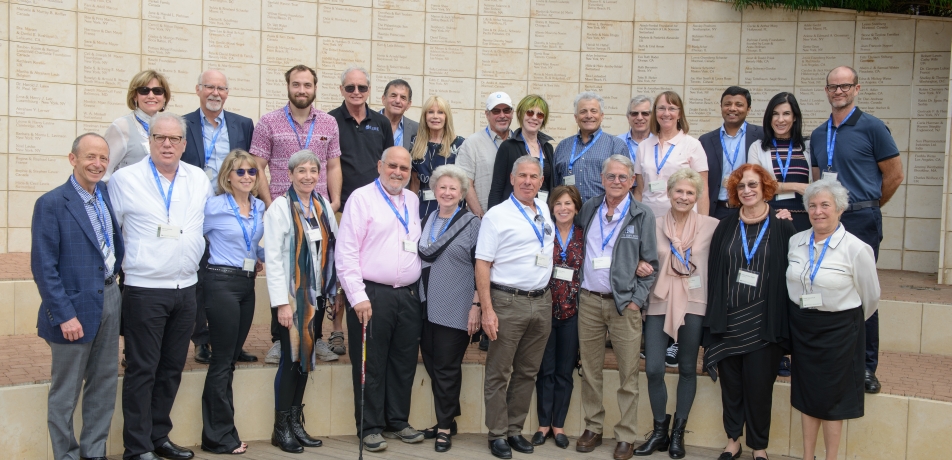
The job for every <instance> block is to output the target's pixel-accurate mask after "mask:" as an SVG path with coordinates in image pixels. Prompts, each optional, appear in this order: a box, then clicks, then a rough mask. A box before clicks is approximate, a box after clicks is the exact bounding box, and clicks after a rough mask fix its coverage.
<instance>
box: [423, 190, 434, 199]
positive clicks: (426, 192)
mask: <svg viewBox="0 0 952 460" xmlns="http://www.w3.org/2000/svg"><path fill="white" fill-rule="evenodd" d="M435 199H436V193H433V190H424V191H423V201H433V200H435Z"/></svg>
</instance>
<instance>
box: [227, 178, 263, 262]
mask: <svg viewBox="0 0 952 460" xmlns="http://www.w3.org/2000/svg"><path fill="white" fill-rule="evenodd" d="M225 196H226V197H228V204H230V205H231V210H232V211H234V212H235V219H238V226H239V227H241V234H242V235H244V237H245V249H247V250H248V254H249V255H250V254H251V239H252V238H254V236H255V232H257V231H258V215H257V214H256V213H255V204H254V202H252V201H251V200H250V199H249V200H248V202H249V204H250V212H249V213H248V214H250V215H251V222H252V224H251V236H248V229H246V228H245V223H244V221H243V220H241V212H240V211H238V204H237V203H235V199H234V198H232V197H231V194H230V193H228V194H225Z"/></svg>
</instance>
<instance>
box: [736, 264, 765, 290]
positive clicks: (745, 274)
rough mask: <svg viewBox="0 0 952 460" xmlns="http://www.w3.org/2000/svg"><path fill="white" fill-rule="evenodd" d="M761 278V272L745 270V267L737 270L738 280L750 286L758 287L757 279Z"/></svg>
mask: <svg viewBox="0 0 952 460" xmlns="http://www.w3.org/2000/svg"><path fill="white" fill-rule="evenodd" d="M758 278H760V273H757V272H752V271H750V270H744V269H743V268H742V269H740V271H739V272H737V282H738V283H740V284H746V285H748V286H753V287H757V279H758Z"/></svg>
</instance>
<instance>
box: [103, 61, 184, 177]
mask: <svg viewBox="0 0 952 460" xmlns="http://www.w3.org/2000/svg"><path fill="white" fill-rule="evenodd" d="M171 100H172V93H171V89H170V88H169V82H168V80H166V79H165V76H164V75H162V74H160V73H158V72H156V71H154V70H143V71H142V72H139V73H137V74H136V75H135V76H134V77H132V80H131V81H130V82H129V90H128V91H127V92H126V106H127V107H129V109H130V110H132V113H129V114H127V115H123V116H121V117H119V118H117V119H116V121H113V122H112V124H111V125H109V128H107V129H106V135H105V136H103V137H105V138H106V142H107V143H108V144H109V166H108V167H106V174H105V175H104V176H103V180H106V181H108V180H109V178H110V177H111V176H112V173H114V172H116V170H118V169H120V168H123V167H125V166H129V165H131V164H133V163H138V162H139V161H140V160H142V159H143V158H145V157H147V156H148V155H149V124H150V123H152V117H154V116H155V114H156V113H159V112H162V111H164V110H165V108H166V107H167V106H168V104H169V101H171Z"/></svg>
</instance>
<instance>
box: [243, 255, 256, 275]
mask: <svg viewBox="0 0 952 460" xmlns="http://www.w3.org/2000/svg"><path fill="white" fill-rule="evenodd" d="M241 269H242V270H244V271H246V272H253V271H255V260H254V259H249V258H247V257H246V258H245V261H244V262H242V264H241Z"/></svg>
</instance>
